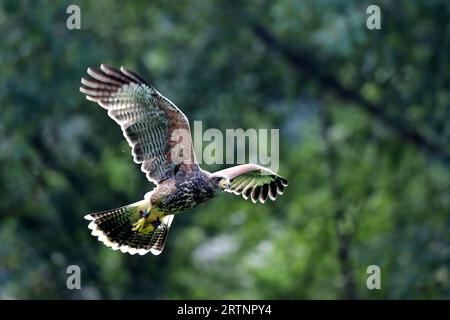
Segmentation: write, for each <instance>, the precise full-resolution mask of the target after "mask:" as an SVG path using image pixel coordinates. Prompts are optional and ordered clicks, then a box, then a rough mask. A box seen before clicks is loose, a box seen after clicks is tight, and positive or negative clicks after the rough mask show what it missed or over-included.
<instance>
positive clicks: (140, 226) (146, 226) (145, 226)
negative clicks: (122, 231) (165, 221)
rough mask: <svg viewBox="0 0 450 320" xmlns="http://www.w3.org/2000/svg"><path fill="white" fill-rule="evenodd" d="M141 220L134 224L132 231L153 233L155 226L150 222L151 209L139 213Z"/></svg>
mask: <svg viewBox="0 0 450 320" xmlns="http://www.w3.org/2000/svg"><path fill="white" fill-rule="evenodd" d="M139 213H140V215H141V218H140V219H139V220H138V221H136V222H135V223H134V224H133V228H132V229H131V230H133V231H136V232H139V233H142V232H150V231H153V229H154V228H153V226H152V224H151V223H149V222H150V221H148V220H149V219H148V218H149V216H150V208H148V209H147V210H144V211H142V210H141V211H139Z"/></svg>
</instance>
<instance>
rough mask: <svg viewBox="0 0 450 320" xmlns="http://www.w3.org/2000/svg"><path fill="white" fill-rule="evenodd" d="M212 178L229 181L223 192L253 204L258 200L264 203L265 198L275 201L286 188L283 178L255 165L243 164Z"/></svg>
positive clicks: (220, 172)
mask: <svg viewBox="0 0 450 320" xmlns="http://www.w3.org/2000/svg"><path fill="white" fill-rule="evenodd" d="M213 175H214V176H216V175H217V176H224V177H227V178H228V179H230V183H231V186H230V188H229V189H226V190H225V191H227V192H231V193H234V194H236V195H242V197H243V198H244V199H245V200H247V199H248V198H250V199H251V200H252V201H253V203H256V202H257V201H258V200H259V202H261V203H264V202H266V200H267V198H270V199H271V200H273V201H275V199H276V198H277V195H279V194H280V195H281V194H283V192H284V189H285V188H286V187H287V185H288V182H287V180H286V179H285V178H283V177H281V176H279V175H277V174H276V173H275V172H273V171H272V170H270V169H267V168H264V167H261V166H259V165H256V164H243V165H240V166H235V167H231V168H228V169H224V170H221V171H217V172H214V174H213Z"/></svg>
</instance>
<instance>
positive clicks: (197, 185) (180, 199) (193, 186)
mask: <svg viewBox="0 0 450 320" xmlns="http://www.w3.org/2000/svg"><path fill="white" fill-rule="evenodd" d="M166 183H167V184H173V186H172V187H171V188H170V191H171V192H170V193H169V194H167V195H165V196H163V197H161V198H160V200H159V201H157V203H156V206H157V207H158V208H159V209H160V210H161V211H163V212H167V213H170V214H176V213H180V212H183V211H186V210H189V209H192V208H194V207H196V206H198V205H199V204H201V203H202V202H205V201H206V200H208V199H211V198H213V197H215V196H217V195H218V194H219V193H220V190H219V189H218V188H217V186H215V185H214V184H213V183H212V182H211V181H210V180H209V178H208V176H207V174H205V172H203V171H201V170H195V171H193V172H189V173H185V172H182V171H179V172H177V174H176V175H175V177H174V178H172V179H170V180H168V181H167V182H166ZM155 195H156V196H157V195H158V188H157V189H156V194H155Z"/></svg>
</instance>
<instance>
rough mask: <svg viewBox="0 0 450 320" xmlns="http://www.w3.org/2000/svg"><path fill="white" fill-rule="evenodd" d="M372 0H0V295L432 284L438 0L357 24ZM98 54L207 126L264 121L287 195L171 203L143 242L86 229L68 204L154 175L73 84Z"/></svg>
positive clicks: (443, 44)
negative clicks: (276, 141)
mask: <svg viewBox="0 0 450 320" xmlns="http://www.w3.org/2000/svg"><path fill="white" fill-rule="evenodd" d="M372 2H373V1H337V0H321V1H300V0H283V1H265V0H260V1H226V0H219V1H184V0H183V1H170V2H169V1H158V0H153V1H142V2H125V1H58V2H55V1H23V0H14V1H9V0H5V1H2V2H1V4H0V39H1V40H0V66H1V69H0V111H1V113H0V134H1V138H0V174H1V176H0V298H2V299H15V298H27V299H28V298H30V299H36V298H49V299H100V298H104V299H132V298H144V299H173V298H175V299H178V298H183V299H203V298H206V299H209V298H214V299H232V298H238V299H304V298H305V299H334V298H368V299H377V298H378V299H379V298H389V299H399V298H405V299H414V298H435V299H436V298H447V299H449V298H450V274H449V264H450V172H449V168H450V139H449V138H450V126H449V120H450V107H449V102H450V90H449V88H450V77H449V76H450V57H449V54H450V25H449V20H448V17H449V16H450V2H448V1H376V4H378V5H379V6H380V8H381V17H382V28H381V30H368V29H367V28H366V18H367V17H368V14H366V8H367V6H368V5H369V4H372ZM72 3H74V4H77V5H79V6H80V8H81V30H68V29H67V28H66V19H67V17H68V14H67V13H66V8H67V6H68V5H70V4H72ZM373 4H375V3H373ZM101 63H107V64H109V65H112V66H121V65H124V66H126V67H128V68H129V69H132V70H136V71H137V72H138V73H140V74H142V75H143V77H144V78H146V79H148V81H149V82H150V83H152V84H153V85H154V86H155V87H156V88H157V89H158V90H159V91H160V92H161V93H162V94H164V95H166V96H167V97H168V98H169V99H171V100H172V101H174V102H175V103H176V104H177V105H178V106H179V107H180V108H181V109H182V110H183V111H184V112H185V113H186V115H187V116H188V117H189V118H190V120H191V123H192V122H193V121H194V120H202V121H204V122H203V128H204V129H207V128H212V127H214V128H219V129H221V130H224V129H226V128H244V129H246V128H279V129H280V170H279V173H280V174H281V175H283V176H285V177H287V178H288V180H289V182H290V185H289V187H288V188H287V190H286V193H285V194H284V195H283V196H282V197H280V198H279V199H278V200H277V202H270V203H267V204H266V205H261V204H257V205H253V204H252V203H251V202H248V201H244V200H243V199H241V198H238V197H235V196H233V195H231V194H225V195H223V196H221V197H220V198H218V199H217V200H215V201H211V202H208V203H206V204H204V205H202V206H200V207H199V208H197V209H196V210H193V211H192V212H190V213H189V214H183V215H180V216H178V217H177V218H176V219H175V221H174V224H173V226H172V229H171V231H170V234H169V237H168V243H167V245H166V249H165V251H164V252H163V254H162V255H160V256H158V257H154V256H152V255H146V256H143V257H141V256H129V255H123V254H121V253H118V252H113V251H111V250H110V249H108V248H106V247H105V246H103V245H102V244H101V243H99V242H98V241H96V239H95V238H93V237H92V236H90V232H89V231H90V230H88V229H87V222H86V221H85V220H83V216H84V215H85V214H86V213H89V212H94V211H99V210H104V209H109V208H114V207H118V206H121V205H124V204H128V203H131V202H134V201H137V200H139V199H141V198H142V196H143V195H144V193H145V192H146V191H148V190H151V189H152V187H153V186H152V184H151V183H149V182H148V181H147V180H146V179H145V176H144V175H143V174H142V173H141V172H140V170H139V167H138V166H137V165H135V164H134V163H133V162H132V158H131V155H130V150H129V147H128V145H127V143H126V141H125V140H124V139H123V137H122V134H121V132H120V130H119V128H118V127H117V126H116V124H115V123H114V122H113V121H112V120H111V119H109V118H108V117H107V116H106V113H105V112H104V110H102V109H101V108H100V107H99V106H97V105H95V104H93V103H91V102H88V101H86V100H85V98H84V96H83V95H82V94H81V93H80V92H79V91H78V87H79V84H80V78H81V76H83V75H84V74H85V71H86V68H87V67H88V66H99V65H100V64H101ZM204 168H205V169H207V170H216V169H219V168H220V166H204ZM71 264H76V265H79V266H80V267H81V270H82V281H81V283H82V289H81V290H68V289H67V287H66V279H67V276H68V275H67V274H66V268H67V266H68V265H71ZM372 264H376V265H379V266H380V267H381V285H382V289H381V290H368V289H367V287H366V279H367V277H368V274H367V273H366V269H367V267H368V266H369V265H372Z"/></svg>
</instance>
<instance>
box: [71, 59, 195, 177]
mask: <svg viewBox="0 0 450 320" xmlns="http://www.w3.org/2000/svg"><path fill="white" fill-rule="evenodd" d="M87 73H88V74H89V75H90V76H91V78H82V79H81V83H82V86H81V87H80V91H81V92H83V93H85V94H86V98H87V99H88V100H91V101H94V102H97V103H98V104H99V105H100V106H101V107H103V108H105V109H106V110H108V115H109V116H110V117H111V118H112V119H114V120H115V121H116V122H117V123H118V124H119V125H120V127H121V128H122V131H123V135H124V136H125V138H126V139H127V141H128V144H129V145H130V146H131V148H132V152H131V153H132V155H133V160H134V162H136V163H139V164H141V170H142V171H143V172H144V173H146V176H147V179H149V180H150V181H153V182H155V183H158V182H160V181H162V180H165V179H167V178H169V177H171V176H173V175H174V172H176V171H178V170H181V171H186V172H188V171H192V170H195V169H197V168H198V164H197V161H196V159H195V154H194V151H193V148H192V138H191V133H190V128H189V121H188V119H187V117H186V116H185V115H184V113H183V112H181V110H180V109H178V108H177V107H176V106H175V105H174V104H173V103H172V102H171V101H169V100H168V99H167V98H165V97H164V96H162V95H161V94H160V93H159V92H158V91H156V89H154V88H153V87H152V86H151V85H149V84H148V83H147V82H146V81H145V80H143V79H142V78H141V77H140V76H138V75H137V74H135V73H134V72H132V71H129V70H126V69H124V68H123V67H121V68H120V70H117V69H114V68H111V67H108V66H106V65H104V64H102V65H101V67H100V69H94V68H88V69H87Z"/></svg>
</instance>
